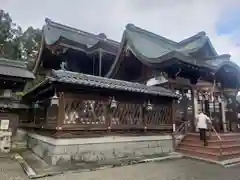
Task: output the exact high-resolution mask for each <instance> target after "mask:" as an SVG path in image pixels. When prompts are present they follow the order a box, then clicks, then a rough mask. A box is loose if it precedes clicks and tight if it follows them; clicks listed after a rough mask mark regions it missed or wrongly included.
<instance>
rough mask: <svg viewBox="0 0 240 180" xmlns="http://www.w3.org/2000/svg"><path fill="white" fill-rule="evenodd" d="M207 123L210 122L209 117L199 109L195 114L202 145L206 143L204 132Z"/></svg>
mask: <svg viewBox="0 0 240 180" xmlns="http://www.w3.org/2000/svg"><path fill="white" fill-rule="evenodd" d="M209 123H210V124H211V123H212V122H211V120H210V118H209V117H208V116H207V115H206V114H204V113H203V112H202V111H201V112H200V113H199V114H198V116H197V128H198V129H199V133H200V140H201V141H203V142H204V146H207V145H208V142H207V134H206V132H207V129H208V124H209Z"/></svg>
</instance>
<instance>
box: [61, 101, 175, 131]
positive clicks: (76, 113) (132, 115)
mask: <svg viewBox="0 0 240 180" xmlns="http://www.w3.org/2000/svg"><path fill="white" fill-rule="evenodd" d="M170 105H171V104H167V105H165V104H154V105H153V109H152V110H151V111H146V110H145V108H144V105H143V103H142V104H140V103H134V102H124V101H121V102H118V104H117V107H116V108H110V102H109V100H108V99H104V98H102V99H96V98H91V99H90V100H89V99H87V98H85V99H80V98H66V99H65V100H64V113H65V117H64V121H63V129H64V128H65V129H69V128H70V129H71V128H73V127H74V128H75V129H77V128H78V129H81V128H89V129H92V128H97V129H101V128H102V129H138V128H139V129H164V128H166V129H167V128H168V129H171V128H172V123H171V106H170Z"/></svg>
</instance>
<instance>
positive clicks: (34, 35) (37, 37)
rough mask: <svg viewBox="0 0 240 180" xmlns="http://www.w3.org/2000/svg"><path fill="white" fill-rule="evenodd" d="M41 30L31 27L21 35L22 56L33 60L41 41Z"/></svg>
mask: <svg viewBox="0 0 240 180" xmlns="http://www.w3.org/2000/svg"><path fill="white" fill-rule="evenodd" d="M41 37H42V31H41V30H40V29H34V28H33V27H31V26H30V27H29V28H27V30H26V31H25V32H24V33H23V34H22V36H21V44H22V51H23V54H24V55H23V58H24V59H28V60H33V59H35V58H36V56H37V53H38V51H39V47H40V43H41Z"/></svg>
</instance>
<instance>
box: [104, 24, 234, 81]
mask: <svg viewBox="0 0 240 180" xmlns="http://www.w3.org/2000/svg"><path fill="white" fill-rule="evenodd" d="M206 43H207V44H208V45H209V47H210V48H211V50H212V52H213V54H214V55H215V56H213V57H208V59H207V60H208V61H207V62H204V61H202V59H205V58H206V57H202V58H201V60H200V59H197V58H195V57H193V56H192V55H191V53H193V52H197V51H199V50H200V49H201V48H202V47H203V46H204V45H205V44H206ZM121 48H122V49H120V50H119V53H118V55H117V57H116V59H115V61H114V63H113V65H112V67H111V68H110V70H109V72H108V73H107V75H106V76H107V77H113V76H114V74H115V73H116V71H117V68H118V65H119V64H120V63H121V61H122V59H121V58H120V55H121V52H122V51H123V50H124V49H128V50H130V51H131V52H132V53H133V54H134V55H135V56H136V57H137V58H138V59H139V60H140V61H142V63H144V64H146V65H148V66H155V65H156V63H161V62H163V61H167V60H169V59H171V58H177V59H179V60H180V61H183V62H185V63H189V64H192V65H194V66H200V67H205V68H209V69H211V70H213V71H217V70H218V69H219V68H221V66H216V65H215V64H216V61H218V60H219V59H220V58H222V56H218V55H217V52H216V51H215V49H214V48H213V46H212V44H211V42H210V39H209V38H208V37H207V36H206V33H205V32H200V33H198V34H196V35H194V36H192V37H190V38H187V39H185V40H183V41H180V42H175V41H172V40H169V39H166V38H164V37H162V36H159V35H156V34H154V33H151V32H149V31H146V30H144V29H141V28H139V27H136V26H134V25H133V24H128V25H127V26H126V30H125V31H124V34H123V38H122V42H121ZM228 63H229V62H228ZM230 63H231V61H230ZM220 64H221V63H220ZM222 65H224V64H222Z"/></svg>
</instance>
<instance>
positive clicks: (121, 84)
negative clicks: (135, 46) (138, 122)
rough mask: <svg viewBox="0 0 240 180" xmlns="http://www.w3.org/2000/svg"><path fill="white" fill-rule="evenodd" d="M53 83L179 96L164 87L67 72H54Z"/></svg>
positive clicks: (51, 78)
mask: <svg viewBox="0 0 240 180" xmlns="http://www.w3.org/2000/svg"><path fill="white" fill-rule="evenodd" d="M49 78H50V80H52V81H57V82H62V83H70V84H79V85H84V86H92V87H99V88H107V89H115V90H121V91H130V92H138V93H145V94H151V95H157V96H167V97H173V98H177V97H178V96H177V95H176V94H175V93H174V92H173V91H171V90H169V89H165V88H162V87H155V86H146V85H144V84H140V83H132V82H128V81H122V80H116V79H109V78H105V77H99V76H92V75H86V74H82V73H76V72H71V71H65V70H54V71H53V76H51V77H49Z"/></svg>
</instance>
